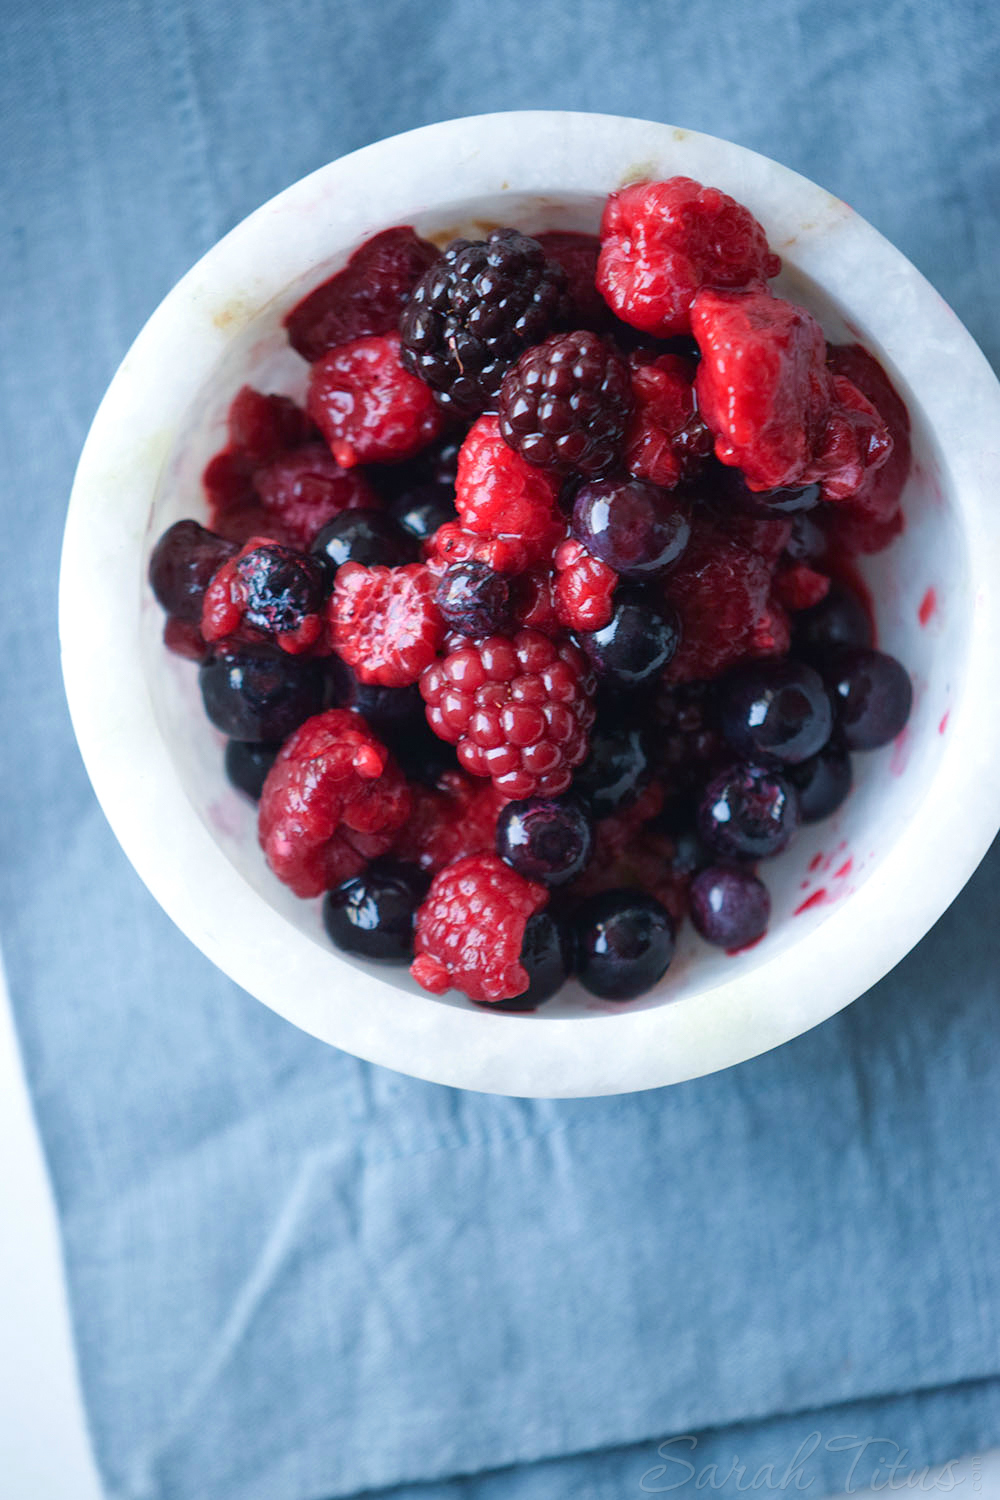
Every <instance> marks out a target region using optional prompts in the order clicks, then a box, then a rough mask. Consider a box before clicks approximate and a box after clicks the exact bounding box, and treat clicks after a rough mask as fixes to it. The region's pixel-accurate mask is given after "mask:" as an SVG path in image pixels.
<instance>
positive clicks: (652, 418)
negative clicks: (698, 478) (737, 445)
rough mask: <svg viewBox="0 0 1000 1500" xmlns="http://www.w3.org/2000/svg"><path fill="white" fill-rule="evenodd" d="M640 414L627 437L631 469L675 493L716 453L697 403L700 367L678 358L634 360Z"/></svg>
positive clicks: (634, 386) (627, 459)
mask: <svg viewBox="0 0 1000 1500" xmlns="http://www.w3.org/2000/svg"><path fill="white" fill-rule="evenodd" d="M629 364H630V365H631V367H632V394H633V396H634V397H635V412H634V414H633V416H632V419H631V421H630V422H629V425H628V429H627V431H626V434H625V467H626V469H628V471H629V473H630V474H632V475H634V476H635V478H636V479H645V480H647V481H648V483H650V484H656V485H659V486H660V488H661V489H665V490H670V489H673V488H674V486H675V485H676V484H678V483H679V482H680V481H681V480H682V479H686V478H689V477H690V475H692V474H693V473H695V472H696V470H697V469H698V468H699V467H700V465H701V463H702V461H703V460H704V459H705V458H707V457H708V455H709V454H710V453H711V451H712V434H711V433H710V432H709V430H708V428H707V427H706V426H705V423H704V422H703V421H702V419H701V416H700V415H699V413H698V409H697V406H696V404H695V397H694V366H693V365H692V364H691V362H690V361H689V360H686V359H681V358H680V357H679V356H678V355H676V354H663V355H661V356H660V357H659V358H658V359H649V358H648V357H647V356H644V355H642V354H640V353H636V354H633V355H632V356H631V358H630V360H629Z"/></svg>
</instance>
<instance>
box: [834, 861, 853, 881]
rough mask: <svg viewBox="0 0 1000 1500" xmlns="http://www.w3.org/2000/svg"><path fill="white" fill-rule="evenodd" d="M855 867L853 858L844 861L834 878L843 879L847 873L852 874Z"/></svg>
mask: <svg viewBox="0 0 1000 1500" xmlns="http://www.w3.org/2000/svg"><path fill="white" fill-rule="evenodd" d="M853 868H854V861H853V859H846V860H845V861H844V863H843V864H842V865H841V867H840V869H839V870H836V871H835V872H834V879H835V880H843V879H844V876H845V875H850V873H851V871H852V870H853Z"/></svg>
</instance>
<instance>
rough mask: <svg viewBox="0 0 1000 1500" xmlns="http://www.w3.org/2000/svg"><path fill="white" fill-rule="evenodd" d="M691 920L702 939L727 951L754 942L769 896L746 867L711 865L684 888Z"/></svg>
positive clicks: (762, 926) (764, 926)
mask: <svg viewBox="0 0 1000 1500" xmlns="http://www.w3.org/2000/svg"><path fill="white" fill-rule="evenodd" d="M688 904H689V908H690V911H691V921H692V922H693V923H694V926H695V928H696V930H697V931H698V932H700V933H701V935H702V937H703V938H704V939H705V941H706V943H712V944H713V945H714V946H715V947H716V948H727V949H729V951H730V952H733V951H734V950H736V949H738V948H747V947H749V945H750V944H751V943H756V942H757V941H758V939H759V938H762V937H763V936H764V934H765V932H766V931H767V924H768V922H769V921H770V919H771V896H770V893H769V891H768V889H767V886H766V885H765V884H764V882H763V881H762V880H758V878H757V876H756V875H753V874H751V873H750V871H749V870H732V869H728V868H727V867H726V866H724V865H711V866H709V868H708V869H707V870H701V871H700V872H699V873H698V874H697V875H696V876H695V877H694V879H693V880H692V882H691V886H690V889H689V890H688Z"/></svg>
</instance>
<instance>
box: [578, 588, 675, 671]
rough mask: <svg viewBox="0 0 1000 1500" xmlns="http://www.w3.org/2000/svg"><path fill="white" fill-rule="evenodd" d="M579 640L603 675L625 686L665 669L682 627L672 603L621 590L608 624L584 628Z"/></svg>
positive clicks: (597, 669)
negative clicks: (657, 603) (661, 603)
mask: <svg viewBox="0 0 1000 1500" xmlns="http://www.w3.org/2000/svg"><path fill="white" fill-rule="evenodd" d="M579 641H580V644H581V646H582V647H583V649H584V651H586V653H587V655H588V657H589V658H590V661H591V663H592V664H593V667H594V670H595V671H596V672H597V673H598V675H599V676H600V677H610V678H613V679H614V680H615V681H616V682H619V683H621V684H623V685H624V686H628V687H633V686H636V685H637V684H639V683H642V682H646V681H647V680H648V679H649V678H651V677H653V676H655V675H656V673H658V672H660V671H662V669H663V668H664V667H665V666H666V665H667V663H668V662H669V661H670V659H671V658H672V656H673V655H674V652H675V651H676V650H677V646H678V642H679V641H680V626H679V624H678V621H677V616H676V615H675V614H674V612H673V611H672V610H671V609H670V607H669V606H663V607H661V608H659V609H655V608H653V606H652V605H651V604H649V603H647V602H646V600H645V599H642V598H638V597H634V596H632V595H629V594H625V593H622V592H620V593H619V594H618V595H617V596H616V599H615V605H614V610H613V612H612V615H611V619H610V620H609V621H608V623H607V625H605V626H603V627H602V629H600V630H593V631H585V632H584V631H581V633H580V635H579Z"/></svg>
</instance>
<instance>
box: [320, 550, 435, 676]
mask: <svg viewBox="0 0 1000 1500" xmlns="http://www.w3.org/2000/svg"><path fill="white" fill-rule="evenodd" d="M436 586H437V580H436V578H435V577H434V575H433V573H431V571H430V569H429V568H426V567H424V565H423V564H422V563H408V564H407V565H406V566H405V567H402V568H384V567H381V566H376V567H371V568H366V567H364V566H363V565H362V564H361V563H354V562H347V563H344V565H343V567H341V568H338V569H337V579H336V583H335V584H334V589H333V594H332V596H331V598H330V605H329V618H330V638H331V641H332V644H333V649H334V650H335V651H336V653H337V655H338V656H339V657H341V658H342V659H343V660H344V661H346V662H347V665H348V666H349V667H351V668H353V670H354V672H355V673H356V675H357V677H358V680H359V681H360V682H367V683H377V684H379V685H380V686H381V687H405V686H406V685H407V683H410V682H416V680H417V678H418V677H419V676H420V674H421V672H422V671H423V670H424V668H425V667H427V666H429V665H430V664H431V662H432V661H433V660H434V656H435V653H436V652H437V648H438V646H439V644H440V642H441V636H442V634H443V626H442V622H441V616H440V614H439V613H438V610H437V607H436V605H435V603H434V590H435V588H436Z"/></svg>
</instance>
